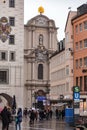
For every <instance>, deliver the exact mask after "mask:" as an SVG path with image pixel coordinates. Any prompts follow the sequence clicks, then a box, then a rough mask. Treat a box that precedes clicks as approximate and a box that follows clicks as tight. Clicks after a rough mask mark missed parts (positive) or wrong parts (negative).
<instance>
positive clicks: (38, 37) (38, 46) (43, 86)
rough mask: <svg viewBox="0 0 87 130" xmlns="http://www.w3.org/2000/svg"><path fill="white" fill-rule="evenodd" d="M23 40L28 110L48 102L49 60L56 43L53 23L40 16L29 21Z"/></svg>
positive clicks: (55, 31) (55, 30)
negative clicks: (39, 103)
mask: <svg viewBox="0 0 87 130" xmlns="http://www.w3.org/2000/svg"><path fill="white" fill-rule="evenodd" d="M24 40H25V41H24V82H25V84H24V85H25V90H26V92H25V93H26V104H27V107H28V108H29V107H30V106H32V105H34V106H35V104H37V102H44V101H45V100H49V91H50V75H49V74H50V60H49V59H50V56H51V55H52V54H53V53H54V52H55V50H56V49H57V42H58V41H57V28H56V26H55V22H54V21H53V20H51V19H49V18H48V17H47V16H45V15H42V14H40V15H37V16H36V17H34V18H32V19H30V20H29V21H28V22H27V24H26V25H25V26H24ZM25 106H26V105H25Z"/></svg>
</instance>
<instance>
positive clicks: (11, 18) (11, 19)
mask: <svg viewBox="0 0 87 130" xmlns="http://www.w3.org/2000/svg"><path fill="white" fill-rule="evenodd" d="M9 23H10V26H15V18H14V17H9Z"/></svg>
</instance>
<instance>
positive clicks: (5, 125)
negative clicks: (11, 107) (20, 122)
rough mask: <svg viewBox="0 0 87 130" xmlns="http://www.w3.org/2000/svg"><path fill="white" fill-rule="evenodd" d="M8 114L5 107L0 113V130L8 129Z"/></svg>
mask: <svg viewBox="0 0 87 130" xmlns="http://www.w3.org/2000/svg"><path fill="white" fill-rule="evenodd" d="M9 118H10V117H9V112H8V110H7V107H6V106H5V107H4V109H3V110H2V111H1V119H2V130H8V128H9V123H10V122H9V120H10V119H9Z"/></svg>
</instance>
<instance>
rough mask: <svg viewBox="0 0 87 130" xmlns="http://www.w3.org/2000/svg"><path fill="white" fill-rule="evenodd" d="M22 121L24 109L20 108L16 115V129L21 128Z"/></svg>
mask: <svg viewBox="0 0 87 130" xmlns="http://www.w3.org/2000/svg"><path fill="white" fill-rule="evenodd" d="M21 122H22V109H21V108H19V109H18V112H17V116H16V130H21ZM18 127H19V129H18Z"/></svg>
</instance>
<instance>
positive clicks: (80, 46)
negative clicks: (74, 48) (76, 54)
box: [80, 41, 82, 49]
mask: <svg viewBox="0 0 87 130" xmlns="http://www.w3.org/2000/svg"><path fill="white" fill-rule="evenodd" d="M80 49H82V41H80Z"/></svg>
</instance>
